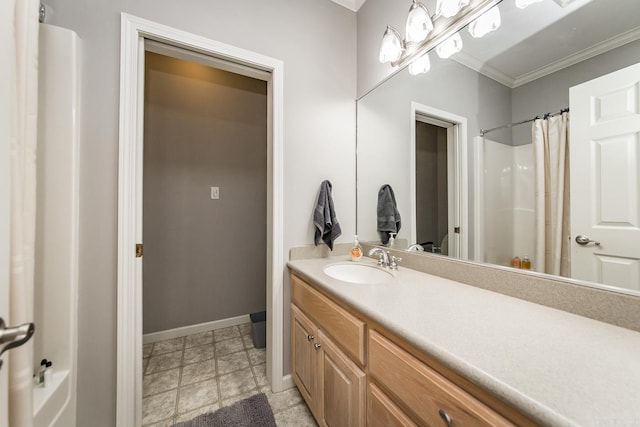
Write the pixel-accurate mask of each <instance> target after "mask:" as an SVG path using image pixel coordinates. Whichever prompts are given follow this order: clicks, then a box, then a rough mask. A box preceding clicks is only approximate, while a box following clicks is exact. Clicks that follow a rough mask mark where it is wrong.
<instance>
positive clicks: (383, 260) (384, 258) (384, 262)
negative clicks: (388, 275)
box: [369, 248, 389, 267]
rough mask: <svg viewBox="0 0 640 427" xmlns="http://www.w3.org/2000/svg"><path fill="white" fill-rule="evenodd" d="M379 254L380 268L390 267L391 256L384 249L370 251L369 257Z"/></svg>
mask: <svg viewBox="0 0 640 427" xmlns="http://www.w3.org/2000/svg"><path fill="white" fill-rule="evenodd" d="M375 254H378V265H379V266H380V267H389V254H388V253H387V251H385V250H384V249H382V248H372V249H371V250H370V251H369V256H373V255H375Z"/></svg>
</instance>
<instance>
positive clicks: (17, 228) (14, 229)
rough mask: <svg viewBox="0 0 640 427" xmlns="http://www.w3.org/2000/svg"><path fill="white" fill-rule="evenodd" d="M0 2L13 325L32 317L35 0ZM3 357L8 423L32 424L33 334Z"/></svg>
mask: <svg viewBox="0 0 640 427" xmlns="http://www.w3.org/2000/svg"><path fill="white" fill-rule="evenodd" d="M0 3H2V6H0V28H1V30H0V48H1V50H2V52H3V58H2V61H0V79H1V81H2V82H1V85H2V87H1V88H0V94H1V95H2V96H0V103H2V105H0V114H2V115H3V117H5V118H7V119H8V120H5V122H8V124H9V126H8V127H7V126H3V127H2V129H0V138H3V139H4V138H6V140H7V141H8V143H9V150H10V159H9V163H10V170H11V171H10V178H9V179H10V186H11V189H10V194H11V196H10V200H9V209H10V214H9V215H10V218H9V221H10V243H9V251H10V257H11V259H10V262H9V269H10V278H9V293H10V299H9V319H5V320H8V321H7V324H9V325H19V324H22V323H26V322H32V321H33V319H34V316H33V282H34V257H35V254H34V251H35V249H34V243H35V224H36V222H35V215H36V145H37V143H36V133H37V128H38V123H37V117H38V8H39V2H38V1H34V0H2V1H1V2H0ZM2 202H4V201H2ZM36 333H37V332H36ZM4 357H5V358H7V359H8V362H9V363H8V367H9V425H10V426H11V427H29V426H32V425H33V404H32V375H33V368H34V366H33V339H32V340H30V341H29V342H27V343H26V344H24V345H22V346H21V347H18V348H16V349H13V350H11V352H9V356H8V357H7V356H4ZM6 367H7V365H5V368H6Z"/></svg>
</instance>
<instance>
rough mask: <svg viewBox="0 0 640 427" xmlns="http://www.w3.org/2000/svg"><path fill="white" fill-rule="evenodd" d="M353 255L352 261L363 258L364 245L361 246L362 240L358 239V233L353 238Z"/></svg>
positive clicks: (351, 253) (350, 252)
mask: <svg viewBox="0 0 640 427" xmlns="http://www.w3.org/2000/svg"><path fill="white" fill-rule="evenodd" d="M349 254H350V255H351V261H360V260H361V259H362V246H360V242H359V241H358V235H356V237H355V239H354V240H353V247H352V248H351V250H350V251H349Z"/></svg>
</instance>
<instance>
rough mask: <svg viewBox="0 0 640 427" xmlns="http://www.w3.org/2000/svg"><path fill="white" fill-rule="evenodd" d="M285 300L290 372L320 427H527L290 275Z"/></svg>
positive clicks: (479, 392)
mask: <svg viewBox="0 0 640 427" xmlns="http://www.w3.org/2000/svg"><path fill="white" fill-rule="evenodd" d="M291 298H292V303H291V369H292V376H293V379H294V382H295V383H296V385H297V386H298V388H299V389H300V393H301V394H302V396H303V397H304V399H305V401H306V402H307V404H308V406H309V408H310V409H311V412H312V413H313V415H314V417H315V418H316V421H317V422H318V424H320V425H321V426H331V427H339V426H344V427H356V426H364V425H367V426H373V427H396V426H397V427H415V426H474V427H475V426H492V427H494V426H495V427H503V426H513V425H520V426H533V425H535V423H533V422H531V421H530V420H528V419H527V418H526V417H524V416H523V415H522V414H520V413H519V412H517V411H515V410H514V409H513V408H511V407H510V406H507V405H505V404H504V403H503V402H501V401H498V400H497V399H495V398H494V397H492V396H491V395H489V394H488V393H486V392H484V391H482V390H480V389H478V388H477V386H475V385H472V384H471V383H469V382H468V381H466V380H464V379H462V378H461V377H460V376H459V375H457V374H455V373H453V372H451V371H448V370H447V369H442V367H441V366H440V365H439V364H438V363H436V362H433V361H431V359H430V358H428V357H427V356H426V355H423V354H422V353H420V352H418V353H417V352H416V351H415V349H414V350H411V351H409V350H408V349H409V348H412V346H411V345H409V344H407V343H406V342H405V341H403V340H402V339H399V338H398V337H396V336H395V335H393V334H390V333H389V332H388V331H385V330H384V329H383V328H381V327H380V326H379V325H378V324H377V323H376V322H375V321H372V320H366V321H364V320H361V319H366V317H365V316H363V315H361V314H359V313H357V312H354V311H351V310H349V311H347V310H346V307H342V306H340V305H338V303H336V302H334V301H332V300H331V299H330V298H329V297H328V296H326V295H324V294H323V293H321V292H320V291H319V290H317V289H316V288H314V287H313V286H311V285H310V284H308V283H306V282H304V281H303V280H302V279H301V278H299V277H298V276H296V275H295V274H292V276H291ZM367 332H368V334H367ZM403 347H406V348H403ZM365 350H366V351H365ZM412 353H413V354H412ZM423 356H424V357H423ZM432 362H433V364H434V365H435V366H440V368H438V369H434V367H433V366H430V365H431V364H432ZM443 371H445V372H446V374H445V375H446V376H445V375H443ZM452 378H456V379H455V380H452ZM456 383H457V384H456ZM461 384H464V385H463V386H461ZM472 393H473V394H474V395H475V396H481V397H480V398H481V399H482V401H481V400H479V399H478V398H476V397H474V395H472Z"/></svg>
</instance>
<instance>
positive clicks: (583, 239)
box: [576, 234, 600, 246]
mask: <svg viewBox="0 0 640 427" xmlns="http://www.w3.org/2000/svg"><path fill="white" fill-rule="evenodd" d="M576 243H577V244H579V245H581V246H586V245H588V244H589V243H593V244H594V245H596V246H600V242H596V241H595V240H591V239H590V238H589V236H585V235H583V234H580V235H579V236H576Z"/></svg>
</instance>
